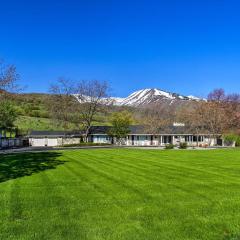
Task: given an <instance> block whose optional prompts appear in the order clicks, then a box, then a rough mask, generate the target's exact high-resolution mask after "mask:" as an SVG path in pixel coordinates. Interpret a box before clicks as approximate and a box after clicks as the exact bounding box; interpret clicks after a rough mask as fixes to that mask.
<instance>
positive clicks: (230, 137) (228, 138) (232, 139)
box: [224, 134, 240, 147]
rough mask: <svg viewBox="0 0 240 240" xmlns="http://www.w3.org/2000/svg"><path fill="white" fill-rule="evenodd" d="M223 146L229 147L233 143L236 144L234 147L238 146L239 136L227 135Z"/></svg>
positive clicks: (239, 142)
mask: <svg viewBox="0 0 240 240" xmlns="http://www.w3.org/2000/svg"><path fill="white" fill-rule="evenodd" d="M224 140H225V144H226V145H231V144H233V143H234V142H235V143H236V147H239V146H240V136H239V135H235V134H229V135H225V136H224Z"/></svg>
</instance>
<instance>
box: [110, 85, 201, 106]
mask: <svg viewBox="0 0 240 240" xmlns="http://www.w3.org/2000/svg"><path fill="white" fill-rule="evenodd" d="M110 99H112V100H113V104H114V105H117V106H134V107H137V106H143V105H147V104H151V103H157V102H161V101H170V102H172V101H201V100H202V99H201V98H198V97H195V96H192V95H189V96H184V95H181V94H178V93H172V92H167V91H163V90H161V89H158V88H145V89H141V90H138V91H135V92H133V93H132V94H130V95H129V96H128V97H126V98H119V97H116V98H115V97H111V98H110Z"/></svg>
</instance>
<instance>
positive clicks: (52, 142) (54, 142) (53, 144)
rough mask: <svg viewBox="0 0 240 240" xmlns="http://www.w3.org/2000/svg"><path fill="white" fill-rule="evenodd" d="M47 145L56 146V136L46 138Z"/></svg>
mask: <svg viewBox="0 0 240 240" xmlns="http://www.w3.org/2000/svg"><path fill="white" fill-rule="evenodd" d="M47 142H48V143H47V145H48V146H49V147H55V146H57V145H58V141H57V139H56V138H49V139H48V140H47Z"/></svg>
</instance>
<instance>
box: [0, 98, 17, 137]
mask: <svg viewBox="0 0 240 240" xmlns="http://www.w3.org/2000/svg"><path fill="white" fill-rule="evenodd" d="M16 118H17V112H16V109H15V108H14V107H13V105H12V103H11V102H10V101H8V100H2V101H1V102H0V129H2V130H3V131H4V135H5V136H6V131H7V130H8V129H12V128H13V127H14V122H15V120H16Z"/></svg>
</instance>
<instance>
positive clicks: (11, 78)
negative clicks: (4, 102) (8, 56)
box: [0, 60, 19, 97]
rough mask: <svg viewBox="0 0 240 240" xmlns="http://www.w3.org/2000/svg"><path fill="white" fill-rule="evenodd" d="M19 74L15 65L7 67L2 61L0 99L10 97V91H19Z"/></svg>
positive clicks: (0, 68) (0, 67)
mask: <svg viewBox="0 0 240 240" xmlns="http://www.w3.org/2000/svg"><path fill="white" fill-rule="evenodd" d="M18 80H19V74H18V73H17V71H16V67H15V66H14V65H6V64H5V63H4V61H3V60H1V61H0V97H1V96H2V97H3V96H5V97H6V95H8V91H16V90H19V86H18V85H17V81H18Z"/></svg>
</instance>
